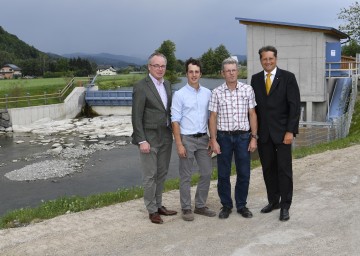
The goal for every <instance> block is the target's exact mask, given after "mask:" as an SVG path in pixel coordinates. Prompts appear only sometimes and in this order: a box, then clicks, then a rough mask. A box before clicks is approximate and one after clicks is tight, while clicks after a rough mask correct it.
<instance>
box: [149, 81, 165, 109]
mask: <svg viewBox="0 0 360 256" xmlns="http://www.w3.org/2000/svg"><path fill="white" fill-rule="evenodd" d="M146 82H147V86H148V87H149V89H150V91H151V92H152V93H153V94H154V97H155V98H156V99H157V100H158V102H159V104H160V105H161V106H162V107H163V108H164V109H165V106H164V103H163V102H162V100H161V97H160V94H159V92H158V90H157V89H156V87H155V84H154V83H153V81H152V80H151V78H150V77H147V81H146ZM165 88H166V87H165ZM166 92H167V90H166ZM165 110H166V109H165Z"/></svg>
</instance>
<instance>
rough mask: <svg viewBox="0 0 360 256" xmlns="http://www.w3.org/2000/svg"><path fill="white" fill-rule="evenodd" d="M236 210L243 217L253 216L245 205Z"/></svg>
mask: <svg viewBox="0 0 360 256" xmlns="http://www.w3.org/2000/svg"><path fill="white" fill-rule="evenodd" d="M237 212H238V213H240V214H241V215H242V216H243V217H244V218H252V216H253V215H252V213H251V212H250V210H249V209H248V208H246V207H243V208H240V209H238V210H237Z"/></svg>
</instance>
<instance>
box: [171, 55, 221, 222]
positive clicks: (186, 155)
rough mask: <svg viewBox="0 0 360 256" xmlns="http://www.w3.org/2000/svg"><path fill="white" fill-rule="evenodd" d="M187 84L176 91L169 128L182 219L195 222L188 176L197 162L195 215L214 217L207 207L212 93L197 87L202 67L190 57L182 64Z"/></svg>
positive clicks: (209, 177) (210, 164)
mask: <svg viewBox="0 0 360 256" xmlns="http://www.w3.org/2000/svg"><path fill="white" fill-rule="evenodd" d="M185 68H186V77H187V80H188V82H187V84H186V85H185V86H184V87H182V88H181V89H180V90H178V91H176V92H175V94H174V96H173V101H172V105H171V121H172V128H173V133H174V138H175V143H176V148H177V153H178V155H179V162H180V163H179V174H180V204H181V209H182V218H183V219H184V220H186V221H192V220H194V214H193V212H192V208H191V194H190V190H191V175H192V170H193V165H194V160H196V162H197V164H198V166H199V172H200V179H199V183H198V186H197V189H196V194H195V210H194V213H196V214H200V215H204V216H208V217H214V216H216V213H215V212H214V211H212V210H210V209H209V208H208V207H206V200H207V197H208V192H209V187H210V179H211V172H212V163H211V152H210V151H209V150H208V149H209V136H208V134H207V128H208V119H209V111H208V106H209V100H210V97H211V91H210V90H209V89H207V88H205V87H203V86H201V85H200V83H199V80H200V77H201V64H200V61H199V60H196V59H193V58H190V59H188V60H187V61H186V62H185Z"/></svg>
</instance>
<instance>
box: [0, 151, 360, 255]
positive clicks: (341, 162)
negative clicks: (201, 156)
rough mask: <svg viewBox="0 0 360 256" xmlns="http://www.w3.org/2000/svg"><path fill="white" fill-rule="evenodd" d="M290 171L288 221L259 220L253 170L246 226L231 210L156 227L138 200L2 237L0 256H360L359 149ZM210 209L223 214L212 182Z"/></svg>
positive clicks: (174, 197) (260, 196) (167, 200)
mask: <svg viewBox="0 0 360 256" xmlns="http://www.w3.org/2000/svg"><path fill="white" fill-rule="evenodd" d="M293 165H294V198H293V199H294V200H293V205H292V207H291V209H290V220H289V221H288V222H280V221H279V211H278V210H276V211H273V212H271V213H268V214H261V213H260V209H261V208H262V207H263V206H264V205H265V204H266V203H267V202H266V192H265V187H264V182H263V178H262V174H261V169H260V168H256V169H254V170H253V171H252V173H251V182H250V189H249V197H248V205H247V206H248V207H249V208H250V210H251V211H252V212H253V214H254V217H253V218H251V219H244V218H242V217H241V216H240V215H239V214H237V213H236V212H235V211H233V213H232V214H231V215H230V217H229V218H228V219H226V220H221V219H219V218H218V217H214V218H209V217H205V216H199V215H196V216H195V220H194V221H192V222H185V221H183V220H182V219H181V216H180V215H179V214H178V215H176V216H168V217H164V224H162V225H156V224H152V223H151V222H150V221H149V219H148V214H147V212H146V210H145V207H144V205H143V200H142V199H138V200H133V201H129V202H126V203H121V204H116V205H112V206H109V207H104V208H101V209H96V210H88V211H84V212H80V213H71V214H67V215H63V216H59V217H57V218H54V219H51V220H47V221H43V222H41V223H36V224H32V225H29V226H27V227H21V228H15V229H7V230H1V231H0V237H1V239H0V255H11V256H17V255H21V256H24V255H64V256H65V255H66V256H67V255H137V256H138V255H140V256H141V255H175V256H176V255H204V256H205V255H206V256H208V255H234V256H238V255H239V256H240V255H241V256H252V255H261V256H268V255H269V256H270V255H281V256H282V255H284V256H285V255H286V256H288V255H293V256H297V255H299V256H300V255H301V256H303V255H305V256H317V255H319V256H323V255H347V256H348V255H350V256H352V255H354V256H355V255H359V250H360V218H359V214H360V202H359V199H358V195H359V193H360V186H359V165H360V145H356V146H352V147H349V148H345V149H341V150H334V151H327V152H324V153H321V154H316V155H311V156H308V157H305V158H302V159H296V160H294V163H293ZM234 181H235V177H233V178H232V183H233V184H234ZM194 189H195V187H194V188H193V190H192V192H193V193H192V195H193V196H194ZM163 199H164V200H163V202H164V205H165V206H167V207H168V208H171V209H175V210H178V211H180V206H179V191H177V190H176V191H171V192H168V193H165V194H164V198H163ZM208 206H209V207H210V208H211V209H214V210H219V209H220V207H221V205H220V203H219V198H218V196H217V191H216V182H213V183H212V184H211V188H210V192H209V198H208Z"/></svg>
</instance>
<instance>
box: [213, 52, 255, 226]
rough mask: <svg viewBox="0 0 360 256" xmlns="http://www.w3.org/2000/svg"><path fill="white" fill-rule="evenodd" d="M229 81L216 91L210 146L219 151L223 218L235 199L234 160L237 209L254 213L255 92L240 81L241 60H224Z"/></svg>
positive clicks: (227, 215)
mask: <svg viewBox="0 0 360 256" xmlns="http://www.w3.org/2000/svg"><path fill="white" fill-rule="evenodd" d="M221 72H222V75H223V77H224V78H225V83H223V84H222V85H220V86H218V87H217V88H215V89H214V90H213V91H212V95H211V99H210V103H209V110H210V111H211V112H210V120H209V131H210V146H211V149H212V151H213V152H214V153H216V154H217V166H218V194H219V197H220V201H221V204H222V206H223V207H222V208H221V211H220V213H219V218H220V219H226V218H228V217H229V214H230V213H231V210H232V208H233V201H232V198H231V184H230V174H231V163H232V158H233V155H234V157H235V165H236V174H237V177H236V185H235V201H236V208H237V212H238V213H239V214H241V215H242V216H243V217H245V218H251V217H252V213H251V211H250V210H249V209H248V208H247V207H246V203H247V202H246V199H247V195H248V190H249V181H250V152H254V151H255V150H256V147H257V138H258V136H257V116H256V112H255V106H256V101H255V94H254V91H253V89H252V87H251V86H250V85H247V84H244V83H241V82H238V80H237V76H238V62H237V61H236V60H234V59H232V58H227V59H225V60H224V61H223V62H222V71H221Z"/></svg>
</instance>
